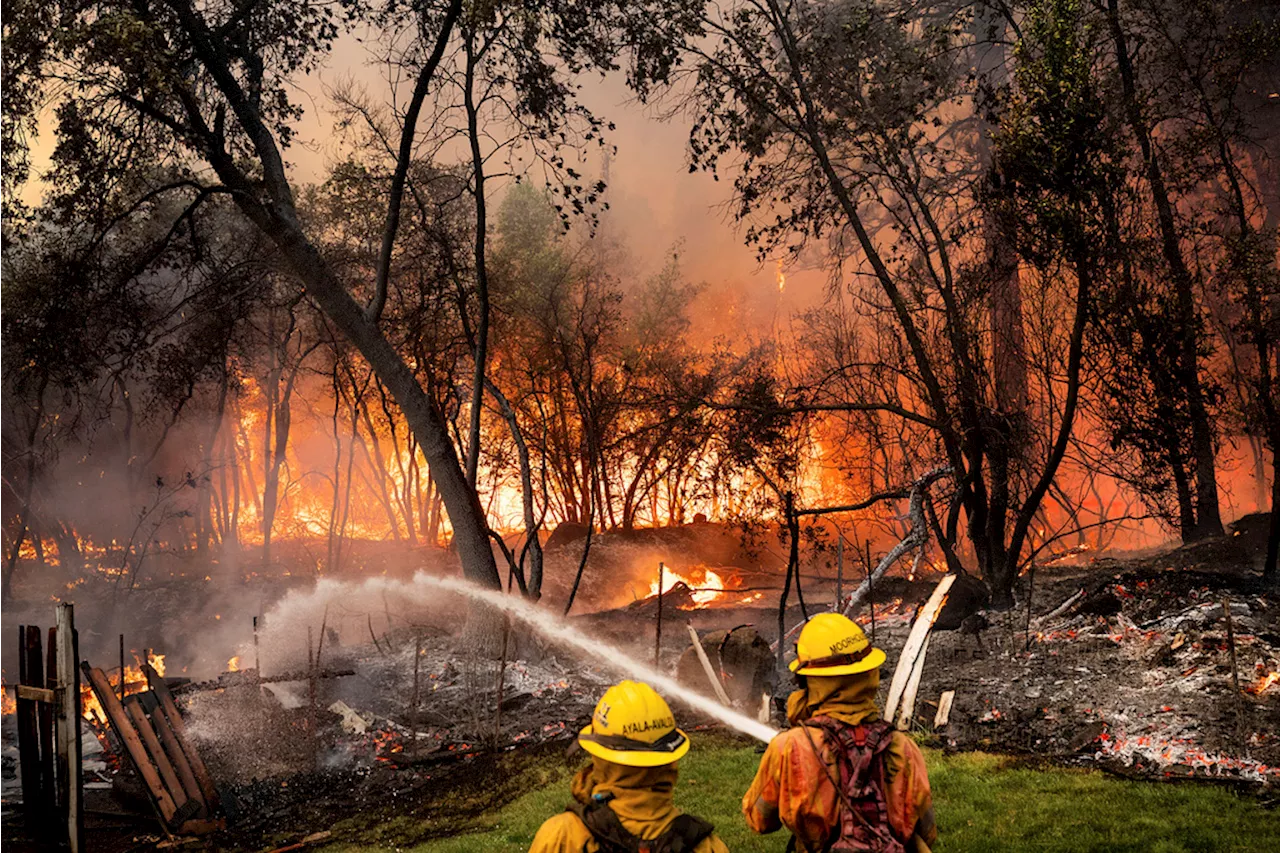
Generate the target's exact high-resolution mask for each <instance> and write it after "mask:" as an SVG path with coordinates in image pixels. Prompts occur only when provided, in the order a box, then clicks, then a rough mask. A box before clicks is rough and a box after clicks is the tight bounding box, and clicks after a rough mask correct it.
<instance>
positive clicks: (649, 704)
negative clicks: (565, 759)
mask: <svg viewBox="0 0 1280 853" xmlns="http://www.w3.org/2000/svg"><path fill="white" fill-rule="evenodd" d="M578 743H580V744H582V748H583V749H585V750H586V751H587V752H589V753H591V754H592V755H594V756H596V757H597V758H603V759H605V760H606V761H612V762H613V763H614V764H625V765H627V766H628V767H661V766H662V765H664V764H671V763H672V762H675V761H678V760H679V759H680V758H681V757H682V756H683V755H684V754H685V753H686V752H688V751H689V738H688V737H687V736H686V735H685V733H684V732H682V731H680V730H679V729H677V728H676V718H675V717H674V716H672V714H671V706H669V705H668V704H667V702H666V700H665V699H663V698H662V697H661V696H659V695H658V691H656V690H654V689H653V688H652V687H650V686H649V685H647V684H642V683H640V682H638V681H623V682H621V683H619V684H615V685H614V686H612V687H610V688H609V689H608V690H606V691H605V694H604V695H603V696H601V697H600V701H599V702H598V703H596V710H595V713H593V714H592V715H591V723H590V725H588V726H587V727H586V728H584V729H583V730H582V731H581V732H579V733H578Z"/></svg>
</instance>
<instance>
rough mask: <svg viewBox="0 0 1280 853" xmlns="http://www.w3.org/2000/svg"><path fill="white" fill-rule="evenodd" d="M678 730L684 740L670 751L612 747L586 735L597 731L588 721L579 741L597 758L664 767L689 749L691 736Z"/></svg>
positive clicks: (632, 765)
mask: <svg viewBox="0 0 1280 853" xmlns="http://www.w3.org/2000/svg"><path fill="white" fill-rule="evenodd" d="M676 732H677V733H678V734H679V735H680V736H681V737H682V738H684V742H683V743H681V744H680V745H679V746H677V747H676V748H675V749H673V750H670V751H666V750H663V751H658V750H654V751H653V752H649V751H648V750H643V749H610V748H609V747H607V746H603V745H601V744H599V743H596V742H595V741H594V740H588V739H587V738H586V737H584V736H589V735H592V734H594V733H595V732H594V731H593V730H592V727H591V724H590V723H588V724H587V725H586V726H584V727H583V729H582V731H580V732H578V743H579V745H581V746H582V748H583V749H585V750H586V751H587V752H588V753H589V754H591V755H594V756H595V757H596V758H603V759H604V760H605V761H612V762H613V763H614V764H623V765H625V766H627V767H662V766H664V765H667V764H674V763H676V762H677V761H679V760H680V759H681V758H683V757H684V755H685V753H687V752H688V751H689V736H688V735H686V734H685V733H684V732H683V731H681V730H680V729H676Z"/></svg>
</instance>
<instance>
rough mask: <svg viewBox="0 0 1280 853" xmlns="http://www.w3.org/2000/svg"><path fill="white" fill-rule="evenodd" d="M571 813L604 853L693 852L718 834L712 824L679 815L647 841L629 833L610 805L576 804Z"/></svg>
mask: <svg viewBox="0 0 1280 853" xmlns="http://www.w3.org/2000/svg"><path fill="white" fill-rule="evenodd" d="M567 810H568V811H570V812H572V813H573V814H575V815H577V816H578V819H579V820H581V821H582V824H583V826H585V827H586V828H587V832H590V833H591V837H592V838H594V839H595V840H596V844H598V845H599V846H600V853H693V850H694V849H695V848H696V847H697V846H698V845H699V844H701V843H702V841H703V839H705V838H707V837H708V836H710V835H711V833H712V832H714V831H715V827H713V826H712V825H711V824H710V823H708V822H707V821H705V820H703V819H702V818H699V817H694V816H693V815H691V814H681V815H677V816H676V819H675V820H673V821H671V825H670V826H668V827H667V829H666V831H665V832H663V833H662V834H661V835H659V836H658V837H657V838H652V839H643V838H638V837H637V836H634V835H632V834H631V833H630V832H627V830H626V828H625V827H623V825H622V821H620V820H619V819H618V815H617V814H616V813H614V811H613V809H611V808H609V804H608V803H607V802H606V803H591V804H589V805H583V804H582V803H576V802H575V803H572V804H571V805H570V806H569V807H568V809H567Z"/></svg>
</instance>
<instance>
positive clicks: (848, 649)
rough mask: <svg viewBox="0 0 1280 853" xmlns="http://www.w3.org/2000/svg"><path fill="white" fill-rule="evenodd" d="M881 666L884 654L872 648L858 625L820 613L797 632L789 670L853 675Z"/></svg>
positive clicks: (813, 673)
mask: <svg viewBox="0 0 1280 853" xmlns="http://www.w3.org/2000/svg"><path fill="white" fill-rule="evenodd" d="M883 663H884V652H882V651H881V650H880V649H877V648H873V647H872V645H871V641H870V640H868V639H867V635H866V634H864V633H862V628H860V627H859V626H858V623H857V622H854V621H853V620H852V619H849V618H848V617H845V616H841V615H840V614H839V613H819V614H818V615H817V616H814V617H813V618H812V619H810V620H809V621H808V622H806V623H805V626H804V628H803V629H802V630H801V631H800V637H799V638H798V639H797V640H796V659H795V660H793V661H792V662H791V671H792V672H794V673H795V674H796V675H853V674H854V673H857V672H868V671H870V670H873V669H876V668H877V667H879V666H880V665H881V664H883Z"/></svg>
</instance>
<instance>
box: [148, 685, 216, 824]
mask: <svg viewBox="0 0 1280 853" xmlns="http://www.w3.org/2000/svg"><path fill="white" fill-rule="evenodd" d="M151 726H152V727H153V728H154V729H155V730H156V734H157V735H159V736H160V743H162V744H163V745H164V751H165V752H166V753H168V755H169V761H171V762H172V763H173V769H174V770H175V771H177V773H178V778H179V779H180V780H181V781H182V789H183V790H184V791H185V792H186V794H187V796H188V797H189V798H190V799H192V800H195V801H196V802H198V803H199V804H200V808H201V812H202V814H201V816H207V815H208V813H209V807H208V804H207V803H205V801H204V792H203V791H201V790H200V783H199V782H198V781H197V780H196V775H195V773H193V772H192V770H191V762H189V761H187V756H186V754H185V753H184V752H183V751H182V744H180V743H178V739H177V738H176V737H175V736H174V734H173V729H172V728H171V727H170V726H169V721H168V720H167V719H166V718H165V713H164V710H163V709H162V708H161V707H160V706H159V704H157V705H156V708H155V710H153V711H152V712H151Z"/></svg>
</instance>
